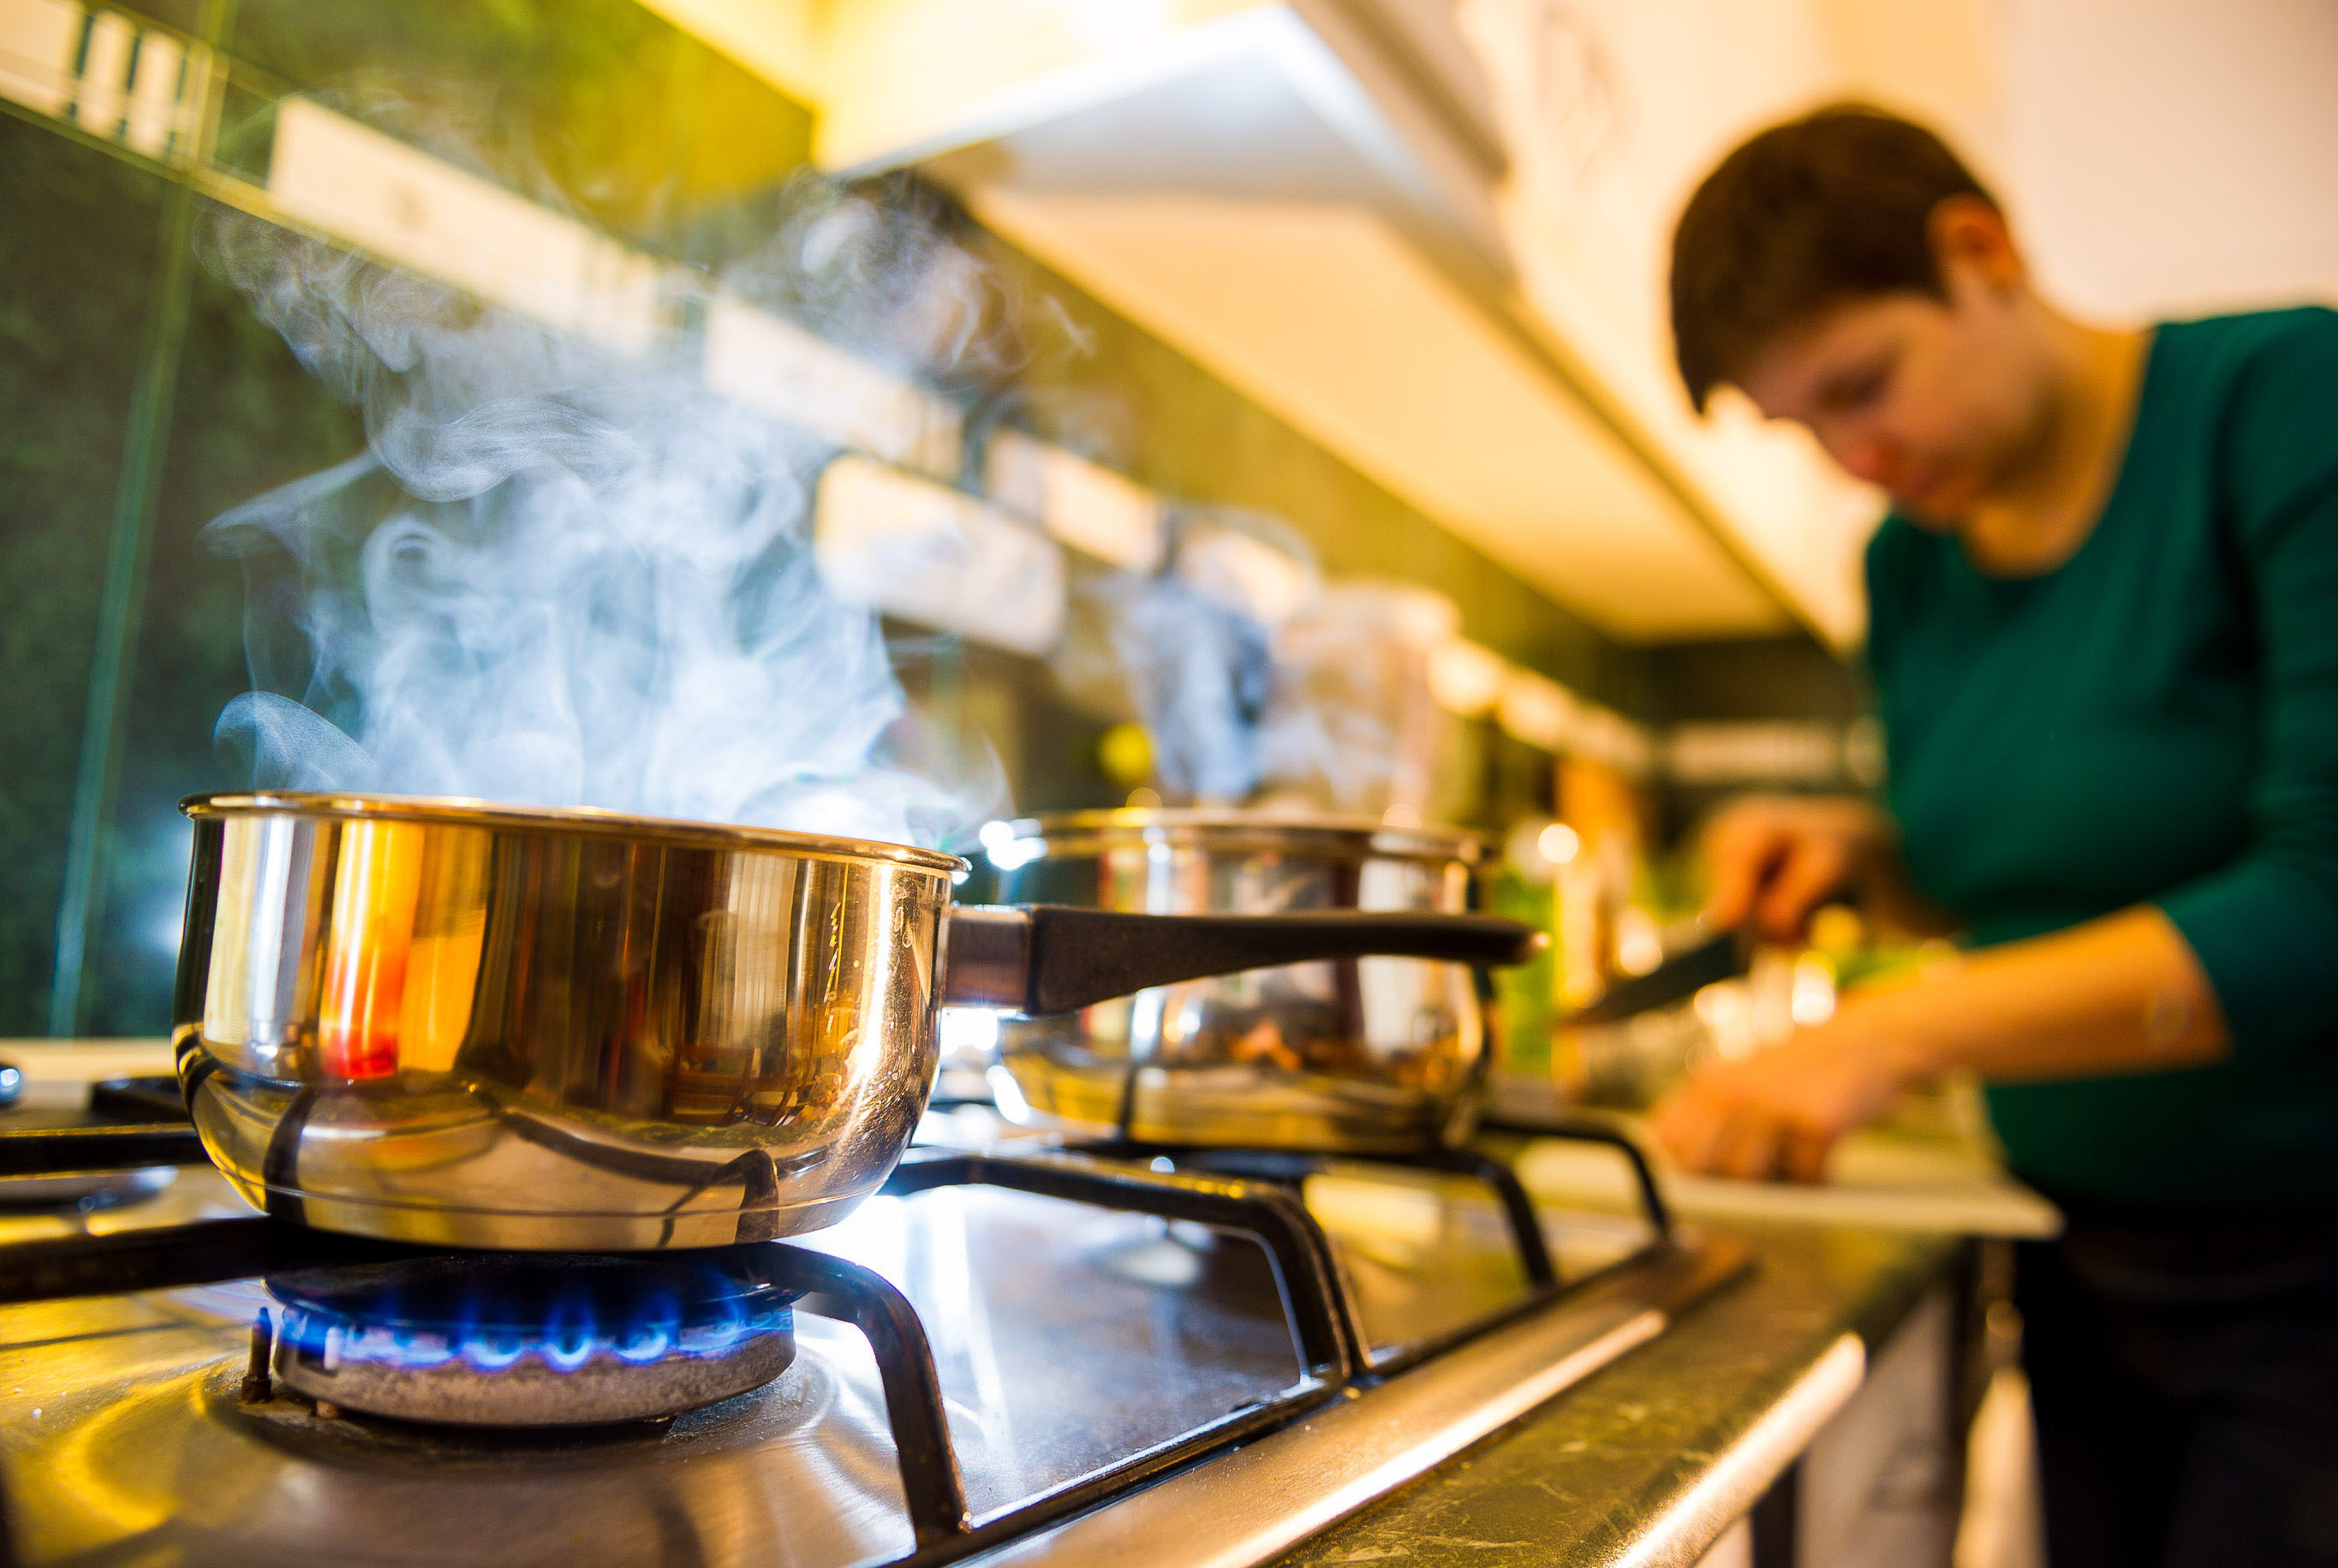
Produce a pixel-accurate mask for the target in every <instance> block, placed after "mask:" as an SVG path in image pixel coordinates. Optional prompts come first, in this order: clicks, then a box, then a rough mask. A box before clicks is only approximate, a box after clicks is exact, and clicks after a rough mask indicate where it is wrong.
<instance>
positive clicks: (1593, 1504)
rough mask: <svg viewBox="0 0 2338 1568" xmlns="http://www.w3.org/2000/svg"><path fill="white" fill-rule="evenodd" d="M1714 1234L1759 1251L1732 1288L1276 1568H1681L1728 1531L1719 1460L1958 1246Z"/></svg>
mask: <svg viewBox="0 0 2338 1568" xmlns="http://www.w3.org/2000/svg"><path fill="white" fill-rule="evenodd" d="M1729 1229H1730V1230H1733V1231H1734V1232H1735V1233H1737V1234H1740V1235H1743V1236H1744V1237H1746V1238H1747V1239H1748V1240H1752V1241H1753V1244H1754V1245H1755V1247H1756V1248H1757V1249H1758V1250H1759V1253H1760V1257H1759V1260H1758V1262H1757V1263H1756V1265H1755V1267H1754V1268H1753V1270H1752V1271H1751V1272H1750V1273H1749V1274H1747V1276H1746V1277H1745V1278H1744V1279H1740V1280H1738V1281H1736V1282H1735V1283H1734V1284H1732V1285H1730V1286H1728V1287H1727V1288H1725V1289H1724V1290H1722V1291H1721V1292H1720V1293H1718V1294H1716V1295H1715V1296H1714V1297H1713V1298H1712V1299H1709V1300H1707V1301H1705V1302H1704V1303H1702V1304H1701V1305H1699V1306H1698V1307H1696V1308H1694V1309H1692V1310H1691V1311H1689V1312H1688V1313H1686V1314H1685V1315H1683V1317H1682V1318H1680V1320H1679V1321H1678V1322H1677V1323H1676V1324H1675V1326H1674V1328H1672V1329H1671V1330H1670V1331H1669V1332H1667V1333H1665V1334H1664V1335H1662V1336H1660V1337H1659V1338H1656V1339H1655V1340H1653V1341H1651V1342H1650V1343H1649V1344H1647V1345H1645V1346H1643V1347H1642V1348H1639V1349H1638V1350H1636V1351H1634V1352H1633V1353H1632V1354H1631V1355H1629V1356H1626V1357H1624V1358H1623V1359H1621V1360H1620V1361H1617V1362H1616V1364H1614V1365H1613V1366H1610V1367H1606V1368H1605V1369H1603V1370H1601V1371H1599V1372H1597V1373H1596V1374H1594V1375H1593V1376H1592V1377H1588V1378H1586V1379H1585V1380H1584V1381H1583V1382H1582V1383H1580V1384H1578V1385H1577V1386H1576V1387H1573V1388H1571V1389H1569V1390H1568V1391H1567V1393H1566V1394H1564V1395H1562V1396H1561V1397H1559V1398H1557V1399H1556V1400H1554V1401H1552V1402H1551V1403H1550V1404H1548V1405H1546V1406H1543V1407H1542V1408H1541V1409H1539V1410H1537V1411H1536V1412H1535V1413H1534V1414H1532V1415H1530V1416H1527V1417H1525V1418H1524V1419H1523V1420H1521V1421H1519V1422H1518V1423H1517V1424H1516V1425H1514V1426H1510V1427H1509V1428H1508V1429H1506V1430H1505V1431H1503V1432H1500V1433H1498V1434H1497V1435H1495V1436H1493V1437H1491V1438H1488V1440H1487V1441H1486V1442H1484V1443H1482V1444H1480V1445H1478V1446H1477V1447H1476V1448H1474V1449H1471V1450H1470V1451H1469V1452H1468V1453H1466V1454H1464V1455H1461V1456H1460V1457H1459V1458H1457V1459H1455V1460H1453V1461H1451V1462H1449V1463H1448V1464H1446V1465H1442V1466H1440V1467H1439V1468H1438V1469H1437V1470H1435V1471H1433V1472H1431V1473H1430V1474H1429V1475H1426V1476H1423V1477H1422V1478H1421V1479H1420V1480H1419V1481H1418V1482H1416V1483H1414V1484H1413V1485H1410V1486H1408V1487H1406V1488H1405V1489H1403V1490H1401V1491H1400V1492H1397V1493H1395V1494H1393V1495H1390V1496H1388V1497H1385V1498H1382V1499H1380V1501H1379V1502H1377V1503H1375V1504H1372V1505H1370V1507H1368V1508H1366V1509H1365V1510H1363V1511H1362V1512H1361V1513H1359V1514H1354V1515H1352V1516H1351V1517H1350V1518H1348V1519H1346V1520H1344V1521H1342V1522H1341V1524H1337V1525H1335V1526H1333V1527H1332V1528H1331V1529H1330V1530H1327V1531H1325V1532H1324V1533H1323V1534H1320V1535H1317V1536H1315V1537H1314V1538H1312V1539H1311V1540H1310V1541H1308V1542H1306V1543H1305V1544H1303V1545H1302V1546H1300V1547H1299V1548H1298V1549H1297V1550H1295V1551H1292V1552H1291V1553H1286V1554H1285V1555H1283V1556H1282V1557H1281V1558H1278V1559H1277V1560H1276V1568H1352V1565H1354V1564H1360V1563H1370V1564H1373V1565H1374V1568H1381V1565H1403V1568H1437V1565H1439V1564H1444V1563H1457V1564H1458V1563H1466V1564H1469V1568H1507V1565H1509V1564H1517V1565H1518V1568H1528V1565H1529V1564H1531V1565H1533V1568H1552V1565H1557V1564H1564V1565H1567V1568H1574V1565H1577V1564H1580V1565H1582V1568H1591V1565H1593V1564H1611V1563H1634V1564H1641V1563H1651V1564H1653V1563H1678V1564H1681V1565H1683V1568H1686V1565H1687V1564H1690V1563H1695V1561H1696V1559H1697V1557H1698V1555H1699V1554H1700V1553H1702V1552H1703V1551H1704V1547H1705V1546H1706V1545H1707V1544H1709V1543H1710V1540H1711V1539H1712V1537H1713V1536H1714V1534H1717V1533H1718V1532H1719V1530H1720V1529H1721V1528H1722V1527H1723V1526H1724V1525H1725V1524H1727V1523H1728V1519H1727V1517H1726V1515H1725V1514H1724V1515H1723V1516H1720V1517H1715V1516H1714V1504H1715V1502H1716V1501H1718V1499H1717V1498H1716V1496H1715V1492H1716V1487H1715V1485H1714V1483H1715V1482H1716V1481H1718V1480H1720V1479H1721V1476H1720V1474H1719V1473H1720V1472H1721V1471H1722V1469H1723V1468H1724V1464H1725V1463H1726V1461H1725V1460H1724V1455H1729V1454H1730V1451H1731V1450H1732V1448H1733V1446H1735V1447H1736V1449H1737V1455H1738V1457H1739V1458H1740V1459H1741V1460H1742V1461H1745V1462H1752V1461H1754V1460H1756V1459H1757V1458H1758V1457H1760V1456H1758V1455H1753V1454H1750V1453H1748V1452H1747V1450H1748V1449H1749V1448H1751V1447H1754V1446H1759V1445H1760V1442H1761V1436H1760V1434H1761V1433H1762V1432H1766V1431H1770V1430H1774V1429H1775V1426H1776V1422H1775V1420H1774V1417H1776V1416H1778V1415H1780V1414H1781V1413H1782V1410H1783V1406H1786V1405H1788V1404H1791V1403H1792V1402H1793V1400H1794V1399H1795V1397H1796V1394H1797V1390H1798V1389H1799V1388H1802V1387H1808V1386H1809V1384H1810V1383H1811V1381H1812V1378H1813V1377H1814V1376H1817V1375H1820V1374H1822V1371H1823V1370H1824V1367H1825V1366H1826V1365H1827V1364H1830V1363H1832V1362H1833V1361H1835V1360H1836V1359H1838V1358H1839V1357H1840V1355H1841V1351H1842V1341H1843V1337H1844V1336H1845V1335H1846V1334H1852V1335H1856V1336H1858V1338H1860V1339H1861V1340H1863V1341H1864V1342H1865V1344H1866V1347H1867V1348H1868V1350H1869V1351H1870V1352H1873V1351H1875V1350H1877V1349H1879V1348H1881V1345H1882V1343H1883V1341H1884V1340H1885V1339H1886V1338H1889V1337H1890V1336H1891V1331H1892V1330H1893V1329H1894V1328H1897V1327H1898V1326H1899V1324H1900V1323H1901V1320H1902V1319H1903V1318H1905V1317H1906V1316H1907V1314H1908V1312H1909V1310H1910V1308H1912V1307H1913V1306H1914V1305H1915V1303H1916V1302H1917V1300H1918V1299H1919V1298H1920V1296H1921V1295H1922V1294H1923V1292H1924V1291H1925V1289H1927V1288H1928V1287H1930V1285H1932V1284H1933V1283H1935V1282H1936V1281H1938V1280H1939V1279H1940V1278H1941V1277H1942V1276H1943V1274H1945V1273H1946V1272H1947V1270H1948V1269H1950V1267H1951V1266H1952V1265H1953V1263H1954V1262H1955V1260H1956V1259H1957V1258H1958V1256H1959V1253H1960V1248H1961V1246H1962V1243H1961V1241H1960V1239H1959V1238H1957V1237H1954V1236H1949V1235H1941V1234H1937V1233H1934V1234H1926V1233H1921V1232H1910V1231H1875V1230H1852V1229H1847V1228H1842V1227H1821V1226H1809V1225H1783V1224H1734V1225H1732V1226H1730V1227H1729ZM1749 1433H1753V1434H1755V1436H1753V1437H1752V1438H1750V1439H1749V1437H1748V1435H1749ZM1774 1468H1775V1464H1774V1461H1773V1463H1772V1464H1771V1465H1768V1466H1766V1467H1764V1468H1763V1470H1762V1474H1763V1475H1767V1474H1769V1473H1770V1471H1771V1470H1773V1469H1774ZM1720 1489H1721V1490H1726V1489H1727V1488H1726V1487H1724V1488H1720ZM1742 1507H1743V1503H1742V1502H1739V1503H1737V1504H1735V1505H1734V1508H1733V1509H1732V1510H1731V1511H1735V1509H1736V1508H1742Z"/></svg>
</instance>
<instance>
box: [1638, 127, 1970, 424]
mask: <svg viewBox="0 0 2338 1568" xmlns="http://www.w3.org/2000/svg"><path fill="white" fill-rule="evenodd" d="M1951 196H1978V197H1979V198H1980V199H1981V200H1982V201H1987V202H1988V203H1989V205H1991V206H1992V207H1993V206H1995V205H1997V199H1996V198H1995V197H1994V196H1991V195H1990V194H1989V191H1988V190H1987V189H1985V188H1984V187H1983V186H1982V184H1981V182H1980V181H1979V180H1976V179H1975V178H1973V173H1972V171H1971V170H1970V169H1968V168H1966V167H1965V166H1964V163H1963V162H1961V161H1960V159H1959V158H1958V157H1957V155H1956V154H1955V153H1954V152H1950V151H1949V148H1948V145H1947V143H1945V142H1942V141H1941V140H1940V138H1939V137H1938V136H1935V135H1933V134H1932V132H1930V131H1927V130H1925V129H1924V128H1923V127H1922V126H1921V125H1917V124H1913V123H1911V122H1909V121H1906V120H1902V119H1901V118H1900V117H1899V116H1897V115H1894V114H1886V113H1882V112H1881V111H1880V110H1875V109H1870V108H1866V107H1864V106H1862V105H1860V104H1856V103H1838V104H1834V105H1832V106H1830V107H1828V108H1824V109H1821V110H1819V111H1818V112H1817V113H1812V114H1806V115H1804V116H1803V117H1802V118H1801V119H1799V120H1790V121H1788V122H1785V123H1784V124H1783V125H1773V126H1772V127H1771V128H1770V129H1769V130H1767V131H1764V132H1762V133H1761V134H1759V135H1757V136H1755V137H1754V138H1753V140H1751V141H1749V142H1746V143H1745V144H1744V145H1743V146H1741V147H1739V148H1738V149H1737V151H1736V152H1732V153H1731V154H1730V155H1729V156H1728V157H1726V158H1724V159H1723V160H1722V161H1721V166H1720V167H1719V168H1717V169H1715V170H1714V171H1713V172H1712V173H1710V174H1708V175H1706V176H1705V177H1704V184H1702V185H1700V186H1698V187H1697V188H1696V194H1695V195H1694V196H1692V197H1690V198H1689V202H1688V206H1687V208H1686V209H1685V211H1683V212H1682V213H1681V219H1680V224H1679V226H1678V227H1677V228H1675V230H1673V270H1672V309H1673V355H1674V358H1675V362H1676V363H1677V364H1678V365H1679V366H1680V373H1681V379H1682V380H1683V381H1684V382H1685V383H1686V384H1687V386H1688V395H1689V400H1690V401H1691V402H1693V403H1695V405H1696V407H1697V411H1698V412H1699V413H1702V412H1704V404H1705V399H1706V397H1708V396H1709V395H1710V394H1711V393H1712V391H1713V388H1714V385H1715V384H1716V383H1719V382H1723V381H1727V380H1729V379H1731V378H1732V377H1735V376H1737V375H1739V374H1741V373H1742V372H1743V371H1744V368H1745V367H1746V364H1747V363H1748V361H1750V360H1751V359H1752V358H1753V356H1754V355H1755V354H1757V353H1759V352H1760V351H1761V350H1762V349H1763V348H1765V347H1766V346H1768V344H1769V343H1770V342H1771V341H1772V340H1773V338H1776V337H1777V335H1778V334H1779V333H1781V332H1783V331H1785V330H1786V329H1788V328H1792V327H1795V326H1798V325H1800V324H1801V323H1802V322H1803V321H1805V320H1808V319H1810V318H1811V317H1812V316H1813V315H1815V314H1816V313H1818V312H1819V311H1820V310H1822V309H1826V308H1827V307H1828V306H1831V305H1835V304H1838V303H1841V302H1842V301H1843V300H1846V299H1858V298H1861V297H1862V296H1866V295H1872V294H1895V293H1902V292H1917V293H1925V294H1930V295H1932V296H1934V297H1936V298H1939V297H1941V296H1942V293H1943V290H1942V287H1941V283H1940V260H1939V259H1938V258H1937V257H1936V256H1935V255H1934V254H1933V252H1932V240H1931V230H1930V220H1931V216H1932V210H1933V209H1934V208H1935V207H1938V206H1939V205H1940V202H1941V201H1945V200H1946V199H1947V198H1949V197H1951Z"/></svg>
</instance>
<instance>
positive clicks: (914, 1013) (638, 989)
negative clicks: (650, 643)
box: [174, 794, 1539, 1251]
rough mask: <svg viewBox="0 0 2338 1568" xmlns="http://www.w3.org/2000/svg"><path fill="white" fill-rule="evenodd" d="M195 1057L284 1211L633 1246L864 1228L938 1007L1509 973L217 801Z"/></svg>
mask: <svg viewBox="0 0 2338 1568" xmlns="http://www.w3.org/2000/svg"><path fill="white" fill-rule="evenodd" d="M184 809H185V810H186V812H187V815H188V816H189V817H191V818H193V820H194V823H195V843H194V864H193V872H192V880H191V883H190V887H189V890H188V899H187V922H186V933H185V938H184V941H183V944H182V948H181V953H180V959H179V989H178V996H177V1005H176V1009H175V1012H176V1018H177V1025H176V1029H175V1032H174V1033H175V1039H176V1044H177V1049H178V1064H179V1075H180V1080H181V1083H182V1086H183V1087H184V1089H185V1091H186V1095H187V1103H188V1106H189V1109H190V1111H191V1112H192V1115H193V1117H194V1122H195V1126H196V1128H197V1130H198V1132H200V1133H201V1138H202V1141H203V1144H204V1146H205V1148H206V1149H207V1150H209V1152H210V1153H211V1158H212V1159H213V1160H214V1161H216V1162H217V1163H218V1164H219V1166H220V1168H221V1170H222V1171H225V1172H226V1173H227V1175H228V1177H229V1179H230V1180H231V1181H233V1182H234V1183H235V1184H236V1186H237V1188H238V1189H239V1190H240V1191H242V1192H243V1194H244V1195H245V1196H246V1197H247V1198H249V1199H251V1201H253V1202H254V1203H256V1204H259V1205H260V1206H261V1207H262V1208H264V1209H266V1210H268V1211H269V1212H270V1213H271V1214H275V1215H278V1216H280V1217H283V1218H286V1219H290V1220H298V1221H300V1222H303V1223H306V1224H309V1225H314V1226H319V1227H321V1228H324V1229H327V1230H340V1231H349V1232H353V1233H356V1234H360V1235H368V1236H378V1237H386V1238H389V1239H392V1240H411V1241H421V1242H431V1243H438V1244H447V1245H455V1246H468V1247H492V1248H511V1249H528V1250H579V1251H583V1250H594V1251H627V1250H652V1249H659V1248H670V1247H702V1246H718V1245H727V1244H729V1243H732V1242H735V1241H742V1240H769V1239H771V1238H774V1237H779V1236H786V1235H792V1234H796V1233H798V1232H801V1231H805V1230H815V1229H817V1228H819V1227H820V1226H822V1225H826V1224H830V1223H832V1222H834V1221H835V1220H840V1219H841V1218H842V1217H843V1216H844V1214H845V1213H846V1211H848V1210H850V1208H851V1207H852V1206H853V1205H854V1204H856V1203H858V1202H859V1201H860V1200H861V1199H863V1198H865V1197H867V1196H868V1195H869V1193H870V1192H871V1191H874V1190H875V1189H876V1188H877V1187H878V1186H879V1184H880V1183H881V1182H882V1181H884V1179H885V1177H886V1175H887V1174H888V1173H889V1171H891V1170H892V1168H893V1165H894V1163H895V1162H896V1161H898V1160H899V1157H900V1155H901V1152H902V1150H903V1149H904V1148H905V1147H906V1146H907V1144H908V1142H909V1136H910V1133H911V1132H912V1131H913V1129H914V1128H915V1126H916V1124H917V1121H918V1117H919V1114H920V1112H922V1111H923V1110H924V1107H925V1103H926V1100H927V1097H928V1093H930V1090H931V1087H932V1083H933V1077H934V1070H935V1065H936V1044H935V1014H936V1010H937V1008H938V1007H939V1006H941V1005H946V1004H959V1003H963V1004H975V1005H987V1006H991V1007H996V1008H998V1009H1000V1010H1001V1011H1003V1012H1006V1013H1008V1014H1031V1015H1040V1014H1054V1013H1061V1012H1067V1011H1071V1010H1075V1009H1078V1008H1082V1007H1087V1006H1091V1005H1094V1004H1095V1003H1096V1002H1099V1001H1101V1000H1103V999H1105V998H1107V997H1111V996H1115V995H1123V994H1125V993H1127V992H1131V991H1136V990H1142V989H1145V988H1147V987H1158V986H1163V985H1173V984H1174V983H1176V982H1179V981H1184V980H1188V979H1191V978H1194V977H1195V976H1199V975H1213V974H1220V973H1225V972H1230V971H1235V970H1242V969H1248V968H1254V967H1257V966H1259V965H1288V964H1292V963H1297V962H1301V961H1303V960H1322V959H1341V958H1348V957H1352V956H1356V955H1360V954H1367V953H1371V954H1380V953H1394V954H1406V955H1412V956H1417V957H1425V958H1431V959H1437V960H1441V961H1444V962H1446V963H1449V964H1500V963H1508V962H1515V961H1517V960H1518V959H1519V958H1522V957H1524V956H1526V955H1527V954H1528V953H1529V952H1531V951H1532V950H1533V948H1534V946H1536V944H1537V942H1538V941H1539V935H1538V934H1537V933H1536V932H1534V931H1532V930H1531V929H1530V928H1528V927H1527V926H1518V925H1515V924H1513V923H1510V922H1507V921H1499V920H1492V919H1487V918H1482V917H1478V916H1453V915H1435V914H1417V913H1410V912H1400V911H1395V910H1391V911H1385V912H1380V913H1376V914H1375V913H1363V912H1358V911H1332V912H1323V913H1313V914H1292V915H1284V916H1265V917H1252V918H1225V917H1217V918H1200V919H1184V918H1174V917H1164V916H1143V915H1129V914H1122V913H1114V912H1110V911H1105V910H1097V909H1079V908H1060V907H1045V906H1034V907H999V908H982V907H957V908H953V907H951V905H950V888H951V886H952V882H953V879H954V877H955V876H956V875H957V874H958V873H959V872H960V871H962V870H963V869H964V866H963V863H962V862H960V861H958V859H956V858H953V857H951V856H948V855H944V854H938V853H936V852H934V851H931V850H926V849H917V848H909V847H906V846H903V845H897V844H885V843H876V842H869V841H861V840H851V839H835V838H813V837H809V836H805V835H801V834H794V833H783V832H778V831H774V830H769V829H763V828H725V827H717V826H712V825H707V824H701V823H685V822H668V821H659V820H654V819H650V818H637V817H629V816H623V815H619V814H615V813H609V812H601V811H591V810H532V809H516V808H508V807H499V806H491V805H486V804H479V803H474V802H467V801H445V800H419V799H398V798H395V797H364V796H339V795H335V796H320V795H296V794H276V795H213V796H199V797H196V798H194V799H191V800H189V801H188V802H186V805H185V808H184Z"/></svg>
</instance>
